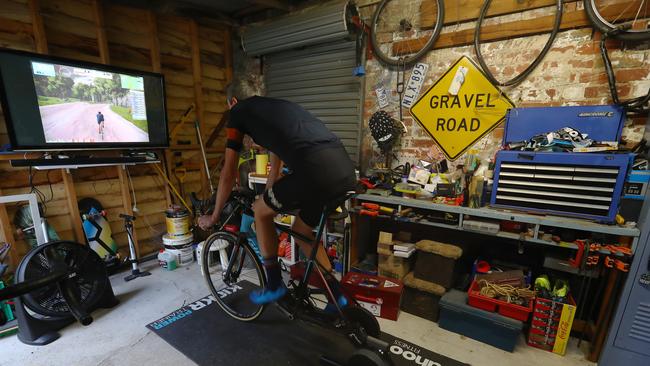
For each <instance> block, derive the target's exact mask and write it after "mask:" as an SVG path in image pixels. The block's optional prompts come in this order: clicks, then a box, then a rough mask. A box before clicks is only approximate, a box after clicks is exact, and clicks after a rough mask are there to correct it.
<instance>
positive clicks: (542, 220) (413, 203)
mask: <svg viewBox="0 0 650 366" xmlns="http://www.w3.org/2000/svg"><path fill="white" fill-rule="evenodd" d="M356 199H357V200H360V201H369V202H375V203H381V204H387V205H393V206H399V207H400V209H403V208H404V207H413V208H420V209H424V210H432V211H441V212H449V213H455V214H458V215H459V224H457V225H451V224H443V223H437V222H429V221H415V220H405V219H400V220H396V221H397V222H407V223H414V224H421V225H428V226H434V227H439V228H444V229H451V230H458V231H465V232H471V233H477V234H482V235H488V236H496V237H499V238H505V239H510V240H521V241H524V242H528V243H534V244H543V245H549V246H555V247H562V248H569V249H578V246H577V245H575V244H573V243H567V242H560V243H556V242H553V241H548V240H542V239H539V238H537V237H532V238H531V237H523V238H521V237H519V236H517V234H513V233H510V232H503V231H499V232H497V233H490V232H487V231H480V230H468V229H465V228H463V226H462V222H463V219H464V218H465V217H467V216H471V217H472V218H487V219H496V220H508V221H516V222H521V223H526V224H532V225H536V230H535V235H537V232H538V231H539V227H540V226H550V227H558V228H566V229H574V230H581V231H588V232H595V233H602V234H610V235H619V236H629V237H633V238H634V240H633V244H632V251H633V252H634V251H635V250H636V245H637V242H638V237H639V235H640V231H639V229H637V228H626V227H620V226H615V225H604V224H598V223H595V222H591V221H586V220H579V219H573V218H568V217H559V216H537V215H530V214H524V213H520V212H510V211H505V210H496V209H493V208H488V207H484V208H469V207H460V206H450V205H444V204H438V203H433V202H429V201H420V200H415V199H408V198H402V197H394V196H390V197H382V196H375V195H368V194H360V195H358V196H356ZM389 220H392V219H389Z"/></svg>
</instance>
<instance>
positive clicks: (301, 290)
mask: <svg viewBox="0 0 650 366" xmlns="http://www.w3.org/2000/svg"><path fill="white" fill-rule="evenodd" d="M247 208H249V207H248V206H247V205H245V204H244V203H243V202H242V201H241V200H237V205H236V206H235V209H233V210H232V212H231V213H230V215H229V216H228V217H227V218H226V219H225V220H224V222H223V223H222V225H221V226H220V227H219V231H222V230H224V228H225V226H226V225H227V224H228V223H229V222H230V221H231V220H232V218H233V217H234V215H235V213H240V214H242V215H243V214H247V213H246V212H245V211H246V209H247ZM326 223H327V215H326V212H323V214H321V217H320V220H319V223H318V226H317V230H316V236H315V237H314V238H309V237H306V236H304V235H302V234H300V233H297V232H295V231H293V230H291V229H290V228H287V227H285V226H282V225H279V224H277V223H276V224H275V227H276V229H277V230H280V231H282V232H285V233H287V234H288V235H289V236H291V237H293V238H296V239H299V240H302V241H303V242H305V243H308V244H309V245H310V246H311V253H309V257H308V258H307V261H306V263H307V266H306V268H305V273H304V275H303V277H302V279H301V280H300V281H299V282H298V285H297V287H296V295H297V297H298V298H299V299H305V298H307V296H308V292H307V287H308V285H309V278H310V277H311V274H312V272H313V271H314V270H316V273H318V275H319V276H320V279H321V282H322V283H323V284H324V286H325V288H324V290H325V294H326V296H327V297H328V299H329V300H331V302H332V303H333V304H334V305H335V306H336V308H337V310H338V312H339V313H341V314H342V311H341V309H340V307H339V305H338V301H337V299H336V298H335V297H334V294H333V292H332V289H331V288H330V286H329V285H328V283H327V281H326V280H325V276H324V275H323V273H322V272H321V270H320V268H318V266H314V264H315V263H318V261H317V259H316V255H317V253H318V247H319V245H320V238H321V237H322V235H323V232H324V230H325V225H326ZM242 234H243V233H241V232H240V233H239V235H238V239H239V240H243V239H244V238H243V237H242ZM234 253H235V251H233V255H234ZM222 257H223V256H222ZM222 265H223V263H222ZM225 267H227V272H226V273H230V271H231V270H232V263H231V261H230V260H228V263H227V264H226V265H225Z"/></svg>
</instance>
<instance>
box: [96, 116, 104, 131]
mask: <svg viewBox="0 0 650 366" xmlns="http://www.w3.org/2000/svg"><path fill="white" fill-rule="evenodd" d="M96 117H97V126H98V128H99V130H98V131H99V134H100V135H101V133H102V130H103V129H104V115H103V114H102V112H101V111H99V112H97V116H96Z"/></svg>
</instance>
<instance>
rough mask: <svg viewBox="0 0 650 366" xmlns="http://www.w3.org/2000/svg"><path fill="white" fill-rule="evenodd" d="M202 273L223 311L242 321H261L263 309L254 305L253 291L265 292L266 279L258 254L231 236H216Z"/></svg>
mask: <svg viewBox="0 0 650 366" xmlns="http://www.w3.org/2000/svg"><path fill="white" fill-rule="evenodd" d="M201 271H202V273H203V278H204V279H205V281H206V283H207V285H208V287H209V288H210V291H211V292H212V295H213V296H214V298H215V301H216V302H217V304H219V306H220V307H221V309H223V311H225V312H226V313H227V314H228V315H230V316H231V317H233V318H235V319H238V320H241V321H252V320H255V319H257V317H259V316H260V315H261V314H262V311H264V306H263V305H257V304H254V303H253V302H251V301H250V299H249V295H250V293H251V292H252V291H255V290H259V289H262V288H264V285H265V284H266V275H265V273H264V269H263V268H262V264H261V263H260V261H259V259H258V258H257V256H256V255H255V252H253V250H252V249H251V247H250V246H249V245H248V244H247V243H246V242H244V241H241V240H239V239H238V238H237V236H235V235H233V234H231V233H228V232H216V233H214V234H212V235H210V236H209V237H208V238H207V239H206V240H205V242H204V244H203V249H202V252H201Z"/></svg>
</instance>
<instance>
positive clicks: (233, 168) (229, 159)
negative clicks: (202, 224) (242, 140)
mask: <svg viewBox="0 0 650 366" xmlns="http://www.w3.org/2000/svg"><path fill="white" fill-rule="evenodd" d="M238 162H239V153H238V152H237V150H234V149H231V148H226V154H225V158H224V164H223V169H221V174H220V175H219V186H218V187H217V197H216V202H215V205H214V211H213V212H212V221H214V222H217V221H218V220H219V215H220V214H221V210H222V209H223V207H224V206H225V205H226V202H227V201H228V197H230V192H232V187H234V186H235V181H236V180H237V163H238Z"/></svg>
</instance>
